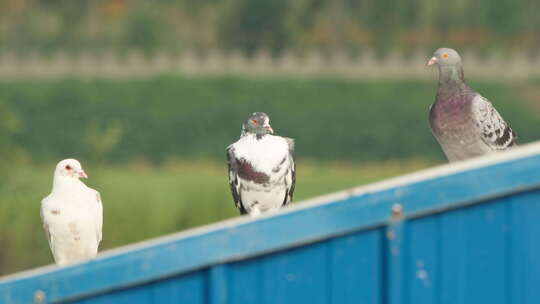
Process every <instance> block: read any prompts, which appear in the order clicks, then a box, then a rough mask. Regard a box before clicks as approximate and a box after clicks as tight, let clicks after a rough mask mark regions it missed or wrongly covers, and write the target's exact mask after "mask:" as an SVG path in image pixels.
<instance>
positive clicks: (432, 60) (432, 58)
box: [427, 57, 437, 66]
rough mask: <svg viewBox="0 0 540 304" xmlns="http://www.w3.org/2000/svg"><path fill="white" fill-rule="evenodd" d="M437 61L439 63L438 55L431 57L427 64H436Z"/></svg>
mask: <svg viewBox="0 0 540 304" xmlns="http://www.w3.org/2000/svg"><path fill="white" fill-rule="evenodd" d="M435 63H437V57H431V59H430V60H429V61H428V63H427V65H428V66H430V65H434V64H435Z"/></svg>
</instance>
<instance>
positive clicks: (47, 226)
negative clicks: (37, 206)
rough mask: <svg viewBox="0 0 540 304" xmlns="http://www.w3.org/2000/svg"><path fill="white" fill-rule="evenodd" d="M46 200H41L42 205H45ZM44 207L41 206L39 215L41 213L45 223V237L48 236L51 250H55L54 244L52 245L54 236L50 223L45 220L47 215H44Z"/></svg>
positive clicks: (42, 220)
mask: <svg viewBox="0 0 540 304" xmlns="http://www.w3.org/2000/svg"><path fill="white" fill-rule="evenodd" d="M44 202H45V200H43V201H42V202H41V205H42V206H43V205H44ZM43 209H44V208H43V207H41V210H40V212H39V215H40V217H41V222H42V223H43V230H44V231H45V237H47V242H48V243H49V247H50V248H51V251H52V250H53V246H52V245H53V244H52V242H53V240H52V238H51V231H50V230H49V223H48V222H47V221H46V220H45V217H44V215H43V212H44V211H43Z"/></svg>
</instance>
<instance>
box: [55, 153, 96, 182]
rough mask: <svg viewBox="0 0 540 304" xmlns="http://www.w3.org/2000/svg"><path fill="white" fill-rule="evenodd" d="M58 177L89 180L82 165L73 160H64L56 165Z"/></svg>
mask: <svg viewBox="0 0 540 304" xmlns="http://www.w3.org/2000/svg"><path fill="white" fill-rule="evenodd" d="M54 174H55V175H57V176H64V177H71V178H75V179H79V178H88V176H87V175H86V173H85V172H84V170H83V169H82V166H81V163H80V162H79V161H78V160H76V159H73V158H68V159H64V160H63V161H60V162H59V163H58V165H56V171H55V173H54Z"/></svg>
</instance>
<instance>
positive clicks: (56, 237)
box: [41, 159, 103, 265]
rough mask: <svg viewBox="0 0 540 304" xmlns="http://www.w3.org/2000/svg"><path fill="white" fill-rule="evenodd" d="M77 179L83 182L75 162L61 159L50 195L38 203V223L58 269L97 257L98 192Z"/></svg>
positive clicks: (100, 211)
mask: <svg viewBox="0 0 540 304" xmlns="http://www.w3.org/2000/svg"><path fill="white" fill-rule="evenodd" d="M79 178H87V175H86V173H85V172H84V171H83V169H82V167H81V164H80V163H79V162H78V161H77V160H75V159H64V160H62V161H61V162H59V163H58V165H57V166H56V169H55V171H54V180H53V187H52V191H51V194H49V195H48V196H47V197H46V198H44V199H43V200H42V201H41V219H42V220H43V228H44V229H45V234H46V235H47V239H48V241H49V246H50V247H51V251H52V254H53V256H54V260H55V262H56V263H57V264H58V265H66V264H71V263H75V262H80V261H84V260H86V259H90V258H93V257H95V256H96V255H97V252H98V246H99V243H100V242H101V230H102V227H103V207H102V204H101V197H100V195H99V192H97V191H96V190H94V189H92V188H89V187H87V186H86V185H85V184H84V183H83V182H81V181H80V180H79Z"/></svg>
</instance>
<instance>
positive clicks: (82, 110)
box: [0, 76, 540, 162]
mask: <svg viewBox="0 0 540 304" xmlns="http://www.w3.org/2000/svg"><path fill="white" fill-rule="evenodd" d="M472 85H473V87H474V88H476V89H477V90H478V91H480V92H481V93H482V94H483V95H484V96H486V97H487V98H489V99H490V100H492V102H493V103H494V104H495V106H496V107H497V108H498V110H499V111H500V112H501V113H502V115H503V117H504V118H505V119H506V120H507V121H508V122H509V123H510V125H511V126H512V127H513V129H514V130H515V131H516V132H517V134H518V135H519V139H520V142H522V143H523V142H527V141H531V140H534V139H536V138H537V136H538V134H536V133H537V132H536V130H537V127H536V126H537V125H538V123H539V122H540V115H538V112H535V111H533V109H534V107H532V106H530V104H529V103H528V102H530V101H529V100H528V97H527V96H528V95H531V96H536V93H534V91H531V93H528V94H524V93H525V92H527V87H528V86H530V87H531V88H534V87H536V84H535V83H532V82H531V83H530V85H527V84H521V85H519V86H516V85H513V84H507V83H499V82H481V83H473V84H472ZM435 91H436V81H413V80H410V81H398V80H395V81H382V82H381V81H366V80H347V79H342V78H332V77H326V78H315V79H294V78H284V79H281V78H274V79H263V78H258V79H246V78H238V77H225V76H223V77H201V78H184V77H176V76H175V77H158V78H153V79H146V80H114V81H113V80H90V81H87V80H78V79H65V80H55V81H46V82H32V81H11V82H4V83H0V99H3V100H5V102H6V105H7V106H9V107H10V108H11V111H12V112H14V113H15V114H16V115H17V117H18V119H19V121H20V127H19V128H20V130H19V132H18V133H16V134H11V135H10V136H9V137H10V138H11V140H12V141H13V142H14V143H15V144H17V145H18V146H20V147H22V148H24V149H25V150H26V151H28V153H29V154H30V155H31V157H32V158H33V159H34V160H36V161H38V162H39V161H43V160H59V159H63V158H66V157H76V158H80V159H81V160H93V161H100V162H103V161H105V162H107V161H109V162H110V161H114V162H127V161H130V160H132V159H147V160H150V161H153V162H162V161H166V160H168V159H170V158H190V159H207V158H213V159H218V160H223V159H224V157H225V156H224V155H225V154H224V151H225V147H227V146H228V145H229V144H231V143H232V142H233V141H236V140H237V138H238V136H239V133H240V126H241V124H242V122H243V121H244V119H245V118H246V116H247V115H248V114H249V113H251V112H255V111H264V112H267V113H268V114H269V115H270V117H271V123H272V125H273V127H274V130H276V132H277V134H279V135H283V136H289V137H293V138H295V139H296V152H297V155H298V157H300V158H312V159H315V158H316V159H324V160H354V161H371V160H388V159H410V158H415V159H432V160H442V159H444V156H443V154H442V153H441V151H440V148H439V146H438V144H437V143H436V141H435V139H434V138H433V136H432V135H431V132H430V130H429V126H428V122H427V115H428V108H429V105H430V104H431V103H432V102H433V100H434V98H435ZM534 102H535V103H536V101H534Z"/></svg>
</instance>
